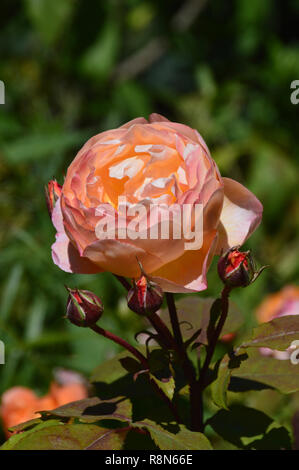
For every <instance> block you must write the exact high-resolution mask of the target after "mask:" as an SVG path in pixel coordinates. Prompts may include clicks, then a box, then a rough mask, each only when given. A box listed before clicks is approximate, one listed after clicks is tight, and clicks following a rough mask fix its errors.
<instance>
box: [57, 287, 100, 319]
mask: <svg viewBox="0 0 299 470" xmlns="http://www.w3.org/2000/svg"><path fill="white" fill-rule="evenodd" d="M66 289H67V290H68V292H69V297H68V300H67V305H66V318H68V319H69V320H70V322H71V323H73V324H74V325H77V326H84V327H85V326H92V325H94V324H95V323H96V322H97V321H98V320H99V319H100V318H101V316H102V313H103V310H104V308H103V304H102V301H101V299H99V297H98V296H97V295H95V294H94V293H93V292H90V291H88V290H79V289H70V288H69V287H67V288H66Z"/></svg>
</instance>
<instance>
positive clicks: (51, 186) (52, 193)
mask: <svg viewBox="0 0 299 470" xmlns="http://www.w3.org/2000/svg"><path fill="white" fill-rule="evenodd" d="M61 189H62V186H61V185H60V184H59V183H57V181H56V180H51V181H49V183H48V184H47V186H46V187H45V193H46V203H47V207H48V211H49V215H50V217H51V216H52V212H53V209H54V207H55V204H56V201H57V200H58V199H59V198H60V195H61Z"/></svg>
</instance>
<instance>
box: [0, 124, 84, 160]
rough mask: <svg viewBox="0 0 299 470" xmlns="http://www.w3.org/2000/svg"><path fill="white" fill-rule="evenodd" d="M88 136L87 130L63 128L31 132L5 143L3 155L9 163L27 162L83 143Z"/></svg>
mask: <svg viewBox="0 0 299 470" xmlns="http://www.w3.org/2000/svg"><path fill="white" fill-rule="evenodd" d="M86 137H87V136H86V132H75V131H73V132H70V131H67V132H66V131H63V130H60V131H51V132H45V133H39V134H31V135H28V136H26V137H20V138H19V139H17V140H15V141H14V142H12V143H10V144H6V145H3V147H2V150H3V156H4V158H5V159H6V160H7V162H8V163H13V164H16V163H27V162H31V161H33V160H39V159H42V158H46V157H48V156H49V155H53V154H54V155H57V154H59V153H63V152H65V151H67V150H69V149H71V148H72V147H74V146H77V145H81V144H82V142H83V141H84V140H85V139H86Z"/></svg>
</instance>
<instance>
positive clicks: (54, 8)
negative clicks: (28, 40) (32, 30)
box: [26, 0, 75, 44]
mask: <svg viewBox="0 0 299 470" xmlns="http://www.w3.org/2000/svg"><path fill="white" fill-rule="evenodd" d="M26 7H27V12H28V15H29V17H30V19H31V21H32V22H33V24H34V25H35V27H36V29H37V30H38V32H39V34H40V35H41V36H42V38H43V39H44V41H45V42H46V43H48V44H50V43H52V42H54V41H55V40H56V39H57V38H58V36H59V35H60V33H61V32H62V31H63V29H64V28H65V25H66V23H67V21H68V20H69V18H70V16H71V14H72V11H73V8H74V7H75V2H70V1H69V0H26Z"/></svg>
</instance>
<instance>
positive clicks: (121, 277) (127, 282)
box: [113, 274, 132, 291]
mask: <svg viewBox="0 0 299 470" xmlns="http://www.w3.org/2000/svg"><path fill="white" fill-rule="evenodd" d="M113 276H114V277H115V278H116V279H117V280H118V281H119V282H120V283H121V284H122V285H123V286H124V288H125V289H127V291H129V290H130V289H131V287H132V286H131V284H130V283H129V281H127V279H126V278H125V277H123V276H118V275H117V274H113Z"/></svg>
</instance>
